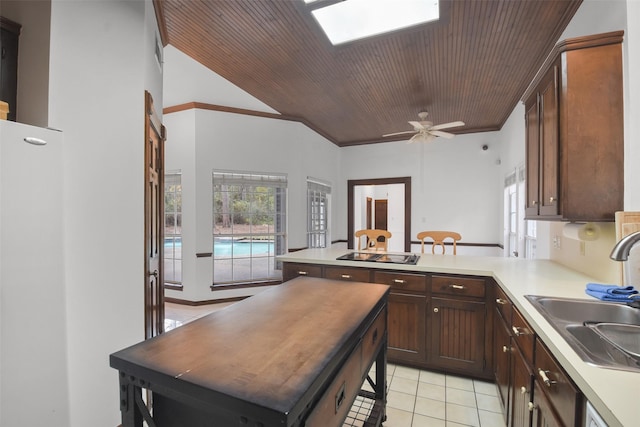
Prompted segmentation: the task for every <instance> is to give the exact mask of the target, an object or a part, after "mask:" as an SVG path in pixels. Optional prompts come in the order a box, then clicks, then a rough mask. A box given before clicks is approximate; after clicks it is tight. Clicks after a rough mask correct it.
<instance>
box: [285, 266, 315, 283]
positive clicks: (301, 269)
mask: <svg viewBox="0 0 640 427" xmlns="http://www.w3.org/2000/svg"><path fill="white" fill-rule="evenodd" d="M283 268H284V271H283V272H282V277H283V281H285V282H286V281H287V280H291V279H295V278H296V277H299V276H307V277H322V266H321V265H316V264H302V263H300V264H298V263H293V262H291V263H290V262H287V263H285V264H284V267H283Z"/></svg>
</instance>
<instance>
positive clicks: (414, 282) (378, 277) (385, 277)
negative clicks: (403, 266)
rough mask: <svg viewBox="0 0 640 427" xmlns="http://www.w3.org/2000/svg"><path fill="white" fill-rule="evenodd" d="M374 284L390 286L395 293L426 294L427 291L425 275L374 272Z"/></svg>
mask: <svg viewBox="0 0 640 427" xmlns="http://www.w3.org/2000/svg"><path fill="white" fill-rule="evenodd" d="M373 283H381V284H384V285H389V286H391V289H392V290H395V291H412V292H420V293H424V292H426V290H427V276H425V275H424V274H411V273H397V272H389V271H374V272H373Z"/></svg>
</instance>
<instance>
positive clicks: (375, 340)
mask: <svg viewBox="0 0 640 427" xmlns="http://www.w3.org/2000/svg"><path fill="white" fill-rule="evenodd" d="M386 331H387V307H385V308H383V309H382V311H381V312H380V313H379V314H378V316H377V317H376V320H374V321H373V324H372V325H371V326H370V327H369V329H368V330H367V332H366V333H365V334H364V338H362V376H363V377H364V374H365V373H366V372H368V371H369V367H370V366H371V365H372V364H373V361H374V360H375V357H376V354H377V350H378V349H379V348H380V343H381V342H382V340H383V339H384V334H385V332H386Z"/></svg>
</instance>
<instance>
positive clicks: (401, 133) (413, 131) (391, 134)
mask: <svg viewBox="0 0 640 427" xmlns="http://www.w3.org/2000/svg"><path fill="white" fill-rule="evenodd" d="M406 133H416V131H415V130H406V131H404V132H395V133H388V134H386V135H382V137H383V138H384V137H385V136H394V135H403V134H406Z"/></svg>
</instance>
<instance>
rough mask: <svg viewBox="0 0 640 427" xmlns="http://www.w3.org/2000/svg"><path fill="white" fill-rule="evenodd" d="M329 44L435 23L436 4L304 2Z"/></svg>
mask: <svg viewBox="0 0 640 427" xmlns="http://www.w3.org/2000/svg"><path fill="white" fill-rule="evenodd" d="M304 1H305V3H306V4H307V5H309V6H310V7H314V5H315V4H318V6H317V8H316V9H313V10H311V14H312V15H313V16H314V18H315V19H316V21H318V24H320V27H322V29H323V30H324V32H325V34H326V35H327V37H328V38H329V40H330V41H331V43H332V44H334V45H337V44H341V43H346V42H350V41H353V40H358V39H362V38H365V37H370V36H374V35H378V34H382V33H387V32H390V31H395V30H400V29H403V28H408V27H412V26H414V25H418V24H423V23H426V22H430V21H436V20H438V18H439V17H440V10H439V8H438V0H344V1H340V2H338V3H332V4H330V5H329V6H324V7H323V6H322V2H318V1H316V0H304Z"/></svg>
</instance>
